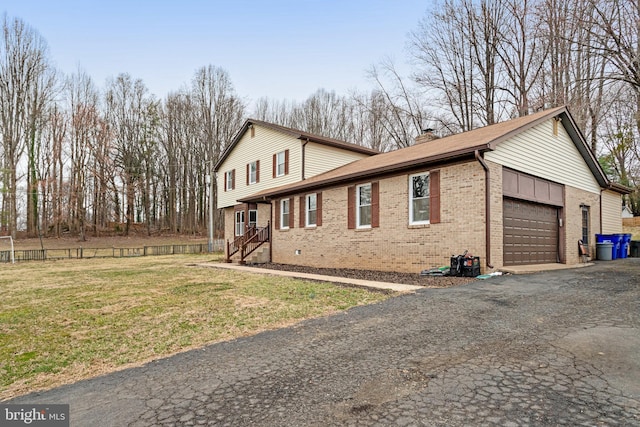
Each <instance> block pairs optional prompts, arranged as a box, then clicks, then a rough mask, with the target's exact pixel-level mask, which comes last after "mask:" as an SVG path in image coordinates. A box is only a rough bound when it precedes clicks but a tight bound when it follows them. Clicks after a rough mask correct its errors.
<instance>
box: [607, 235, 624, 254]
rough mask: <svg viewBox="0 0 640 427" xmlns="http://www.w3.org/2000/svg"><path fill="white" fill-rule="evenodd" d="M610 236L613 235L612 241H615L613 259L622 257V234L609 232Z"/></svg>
mask: <svg viewBox="0 0 640 427" xmlns="http://www.w3.org/2000/svg"><path fill="white" fill-rule="evenodd" d="M609 236H610V237H611V243H613V249H612V254H613V255H612V257H611V259H617V258H620V253H621V252H622V250H621V249H620V246H622V234H609Z"/></svg>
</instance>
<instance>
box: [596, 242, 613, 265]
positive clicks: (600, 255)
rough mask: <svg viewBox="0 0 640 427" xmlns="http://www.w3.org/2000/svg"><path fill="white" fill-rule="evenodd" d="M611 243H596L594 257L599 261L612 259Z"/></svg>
mask: <svg viewBox="0 0 640 427" xmlns="http://www.w3.org/2000/svg"><path fill="white" fill-rule="evenodd" d="M613 249H614V245H613V243H609V242H603V243H596V258H597V259H599V260H600V261H611V260H612V259H613Z"/></svg>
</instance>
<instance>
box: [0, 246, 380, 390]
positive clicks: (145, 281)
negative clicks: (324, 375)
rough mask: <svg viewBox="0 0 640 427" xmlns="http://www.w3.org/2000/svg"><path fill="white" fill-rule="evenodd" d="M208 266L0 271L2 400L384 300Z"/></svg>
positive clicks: (99, 262) (100, 262)
mask: <svg viewBox="0 0 640 427" xmlns="http://www.w3.org/2000/svg"><path fill="white" fill-rule="evenodd" d="M211 258H212V257H211V255H183V256H176V255H174V256H164V257H141V258H127V259H91V260H68V261H55V262H51V261H48V262H28V263H18V264H14V265H11V264H2V265H0V268H2V275H1V276H0V400H5V399H8V398H11V397H13V396H16V395H21V394H25V393H28V392H30V391H34V390H39V389H44V388H50V387H53V386H56V385H60V384H64V383H69V382H73V381H77V380H80V379H84V378H88V377H92V376H96V375H99V374H103V373H106V372H110V371H114V370H117V369H122V368H125V367H128V366H135V365H140V364H142V363H144V362H147V361H150V360H153V359H157V358H160V357H165V356H168V355H171V354H174V353H177V352H180V351H185V350H188V349H193V348H197V347H201V346H203V345H206V344H209V343H213V342H216V341H221V340H228V339H232V338H236V337H240V336H245V335H251V334H255V333H257V332H260V331H264V330H267V329H274V328H279V327H283V326H286V325H291V324H293V323H295V322H297V321H299V320H301V319H305V318H310V317H317V316H323V315H327V314H331V313H335V312H337V311H340V310H345V309H347V308H349V307H353V306H356V305H362V304H370V303H374V302H377V301H381V300H383V299H385V298H388V295H384V294H381V293H374V292H369V291H366V290H362V289H357V288H346V287H340V286H336V285H333V284H327V283H317V282H308V281H302V280H295V279H289V278H282V277H275V276H261V275H257V274H243V273H238V272H235V271H228V270H222V269H212V268H201V267H195V266H193V264H196V263H201V262H206V261H209V260H211Z"/></svg>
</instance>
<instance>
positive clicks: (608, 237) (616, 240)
mask: <svg viewBox="0 0 640 427" xmlns="http://www.w3.org/2000/svg"><path fill="white" fill-rule="evenodd" d="M620 239H621V238H620V237H619V236H618V235H616V234H596V258H597V259H600V258H599V257H598V256H597V253H598V243H611V244H612V245H613V246H612V248H611V258H609V259H607V260H606V261H610V260H612V259H616V258H618V247H619V245H620Z"/></svg>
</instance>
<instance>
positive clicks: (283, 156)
mask: <svg viewBox="0 0 640 427" xmlns="http://www.w3.org/2000/svg"><path fill="white" fill-rule="evenodd" d="M280 155H282V163H280ZM286 164H287V156H286V153H285V151H284V150H283V151H280V152H278V153H276V178H277V177H280V176H285V175H286V174H287V168H286ZM280 165H282V173H280Z"/></svg>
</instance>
